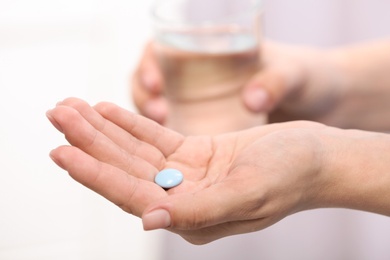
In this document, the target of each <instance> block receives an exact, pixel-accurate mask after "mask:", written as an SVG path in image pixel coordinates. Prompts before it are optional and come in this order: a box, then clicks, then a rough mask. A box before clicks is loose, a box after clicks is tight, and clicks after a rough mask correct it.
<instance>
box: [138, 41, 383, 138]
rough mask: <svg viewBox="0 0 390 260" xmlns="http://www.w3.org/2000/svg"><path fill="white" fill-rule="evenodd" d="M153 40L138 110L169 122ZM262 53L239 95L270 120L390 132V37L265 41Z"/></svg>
mask: <svg viewBox="0 0 390 260" xmlns="http://www.w3.org/2000/svg"><path fill="white" fill-rule="evenodd" d="M153 44H154V43H153V42H151V43H149V44H148V45H147V46H146V47H145V51H144V54H143V56H142V58H141V61H140V63H139V66H138V69H137V70H136V71H135V73H134V74H133V78H132V84H131V85H132V86H131V88H132V92H133V100H134V103H135V104H136V106H137V108H138V110H139V112H140V113H141V114H143V115H144V116H146V117H149V118H151V119H153V120H155V121H157V122H159V123H160V124H164V120H165V118H166V116H167V114H168V113H169V103H168V102H167V100H166V99H165V98H164V95H163V91H164V78H163V77H162V75H161V73H160V69H159V67H158V65H157V62H156V58H155V55H154V49H153ZM261 54H262V55H261V58H262V61H261V63H262V68H261V70H260V71H259V72H258V73H256V74H255V75H254V76H253V77H252V78H251V79H250V80H249V81H248V83H247V84H245V86H243V90H242V93H241V94H240V95H241V96H242V100H243V102H244V104H245V105H246V106H247V108H248V110H250V111H252V112H255V113H264V112H265V113H268V114H269V119H270V122H271V123H272V122H285V121H291V120H311V121H317V122H320V123H323V124H326V125H330V126H335V127H339V128H357V129H363V130H371V131H388V130H390V121H389V120H383V118H389V116H390V102H388V100H389V99H390V91H389V86H390V73H388V72H389V67H390V58H389V57H390V39H382V40H378V41H372V42H364V43H359V44H355V45H350V46H340V47H338V48H333V49H318V48H312V47H306V46H289V45H283V44H278V43H275V42H270V41H266V42H264V44H263V45H262V49H261ZM216 102H217V101H216ZM232 117H234V114H232Z"/></svg>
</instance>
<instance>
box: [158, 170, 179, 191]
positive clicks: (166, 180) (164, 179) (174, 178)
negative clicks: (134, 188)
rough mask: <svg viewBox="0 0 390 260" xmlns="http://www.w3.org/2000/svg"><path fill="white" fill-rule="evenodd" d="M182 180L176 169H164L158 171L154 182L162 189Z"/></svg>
mask: <svg viewBox="0 0 390 260" xmlns="http://www.w3.org/2000/svg"><path fill="white" fill-rule="evenodd" d="M182 181H183V174H182V173H181V171H179V170H176V169H165V170H162V171H161V172H159V173H158V174H157V175H156V177H155V178H154V182H155V183H157V184H158V185H159V186H161V187H162V188H164V189H169V188H173V187H176V186H177V185H179V184H180V183H181V182H182Z"/></svg>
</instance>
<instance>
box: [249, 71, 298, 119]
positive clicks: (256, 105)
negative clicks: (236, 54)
mask: <svg viewBox="0 0 390 260" xmlns="http://www.w3.org/2000/svg"><path fill="white" fill-rule="evenodd" d="M301 76H302V74H301V73H299V71H298V70H297V68H293V67H292V66H288V65H287V64H285V65H283V66H282V65H278V66H272V67H265V68H263V69H262V70H261V71H260V72H259V73H257V74H256V75H254V76H253V77H252V78H251V79H250V80H249V82H248V84H246V85H245V86H244V90H243V93H242V98H243V101H244V104H245V105H246V106H247V108H248V109H249V110H251V111H253V112H271V111H273V110H274V109H276V108H277V107H278V106H279V105H280V104H281V102H283V100H284V99H285V98H286V97H287V96H288V95H289V94H291V93H292V92H293V91H294V90H296V89H297V88H298V87H299V86H301V85H302V84H300V82H302V77H301Z"/></svg>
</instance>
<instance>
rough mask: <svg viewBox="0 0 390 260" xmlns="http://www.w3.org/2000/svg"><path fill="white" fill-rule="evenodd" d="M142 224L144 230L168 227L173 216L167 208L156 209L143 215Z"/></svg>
mask: <svg viewBox="0 0 390 260" xmlns="http://www.w3.org/2000/svg"><path fill="white" fill-rule="evenodd" d="M142 224H143V226H144V230H153V229H159V228H167V227H169V226H170V225H171V216H170V215H169V212H168V211H166V210H163V209H158V210H154V211H152V212H149V213H147V214H146V215H145V216H143V217H142Z"/></svg>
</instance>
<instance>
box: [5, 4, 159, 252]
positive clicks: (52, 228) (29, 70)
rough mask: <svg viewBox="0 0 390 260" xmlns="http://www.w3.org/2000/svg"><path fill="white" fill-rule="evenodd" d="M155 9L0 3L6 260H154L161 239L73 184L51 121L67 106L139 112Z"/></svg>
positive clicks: (130, 6)
mask: <svg viewBox="0 0 390 260" xmlns="http://www.w3.org/2000/svg"><path fill="white" fill-rule="evenodd" d="M148 5H149V1H125V0H114V1H113V0H66V1H61V0H34V1H30V0H0V90H1V91H0V259H2V260H3V259H12V260H14V259H15V260H16V259H37V260H38V259H39V260H44V259H147V260H148V259H151V260H152V259H157V256H158V250H159V243H158V241H159V240H158V237H159V232H151V233H147V232H144V231H143V229H142V225H141V221H140V220H139V219H137V218H135V217H133V216H130V215H128V214H126V213H125V212H123V211H121V210H120V209H119V208H117V207H115V206H114V205H111V203H109V202H108V201H106V200H105V199H103V198H102V197H100V196H99V195H97V194H95V193H93V192H91V191H89V190H88V189H86V188H84V187H82V186H81V185H80V184H78V183H76V182H75V181H73V180H72V179H71V178H70V177H69V176H68V175H67V173H66V172H64V171H62V170H61V169H60V168H58V167H57V166H56V165H55V164H54V163H53V162H52V161H51V160H50V158H49V156H48V154H49V152H50V150H51V149H53V148H54V147H56V146H58V145H60V144H65V143H66V141H65V140H64V138H63V136H62V135H61V134H60V133H59V132H58V131H57V130H55V128H54V127H52V126H51V124H50V123H49V121H48V120H47V119H46V117H45V112H46V111H47V110H48V109H50V108H52V107H54V105H55V104H56V103H57V101H60V100H62V99H64V98H66V97H68V96H77V97H81V98H83V99H86V100H87V101H88V102H90V103H91V104H93V103H96V102H98V101H102V100H107V101H112V102H115V103H117V104H119V105H121V106H123V107H125V108H128V109H133V107H132V106H131V103H130V96H129V90H128V86H129V76H130V75H131V72H132V70H133V69H134V66H135V65H136V63H137V61H138V58H139V55H140V51H141V49H142V46H143V45H144V41H145V40H146V39H147V38H148V37H149V32H150V30H149V22H148Z"/></svg>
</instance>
